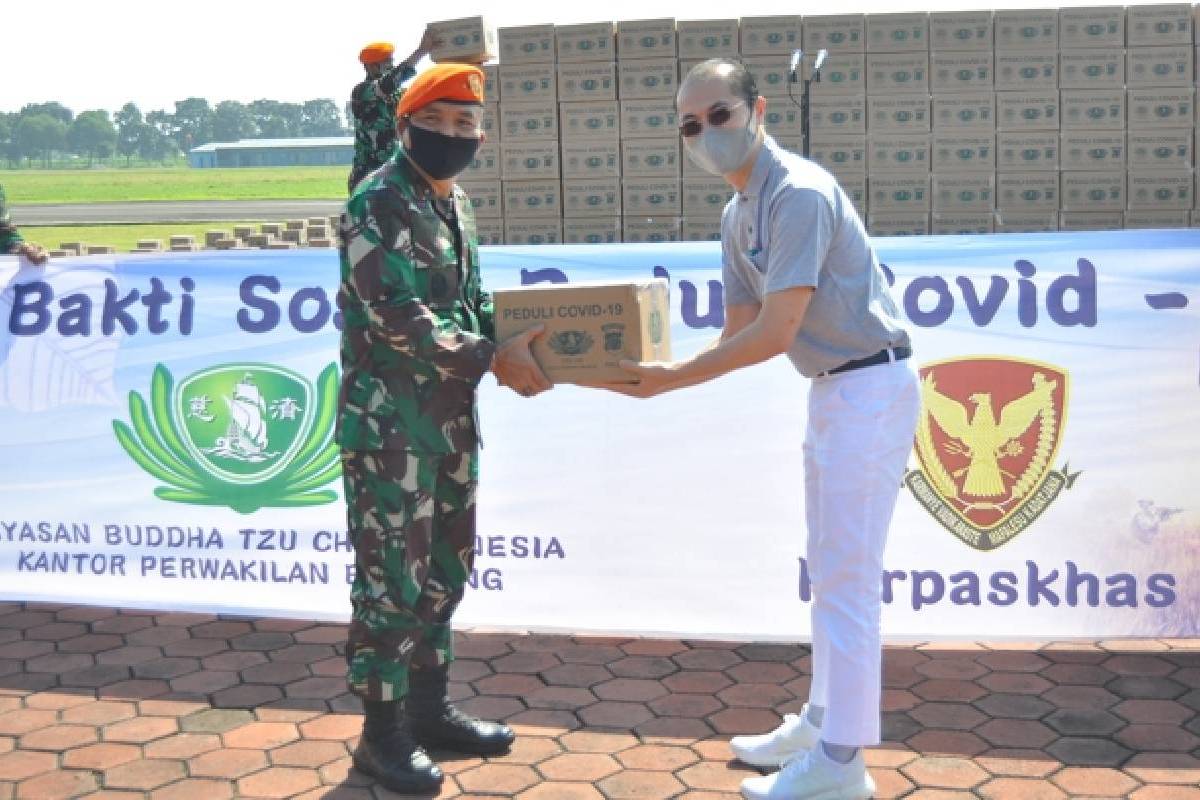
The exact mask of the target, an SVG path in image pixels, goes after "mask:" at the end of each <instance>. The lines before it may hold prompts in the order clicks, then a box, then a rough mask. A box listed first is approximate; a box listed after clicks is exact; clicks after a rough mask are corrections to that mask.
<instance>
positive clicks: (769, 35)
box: [684, 14, 804, 225]
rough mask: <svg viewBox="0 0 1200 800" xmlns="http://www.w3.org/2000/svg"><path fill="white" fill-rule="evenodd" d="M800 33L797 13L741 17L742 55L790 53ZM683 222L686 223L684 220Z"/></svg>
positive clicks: (799, 38)
mask: <svg viewBox="0 0 1200 800" xmlns="http://www.w3.org/2000/svg"><path fill="white" fill-rule="evenodd" d="M802 34H803V29H802V27H801V22H800V15H799V14H786V15H783V16H773V17H742V24H741V51H742V55H744V56H766V55H783V56H788V55H791V52H792V51H793V50H795V49H796V48H798V47H801V46H802V45H803V42H804V39H803V36H802ZM684 224H685V225H686V224H687V221H686V220H684Z"/></svg>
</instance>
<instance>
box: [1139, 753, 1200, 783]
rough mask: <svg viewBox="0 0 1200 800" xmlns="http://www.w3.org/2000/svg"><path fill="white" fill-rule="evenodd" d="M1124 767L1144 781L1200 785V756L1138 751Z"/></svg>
mask: <svg viewBox="0 0 1200 800" xmlns="http://www.w3.org/2000/svg"><path fill="white" fill-rule="evenodd" d="M1123 769H1124V771H1125V772H1128V773H1129V774H1130V775H1132V776H1133V777H1135V778H1137V779H1138V780H1140V781H1142V782H1143V783H1168V784H1192V785H1200V758H1196V756H1194V755H1187V754H1186V753H1138V754H1137V755H1135V756H1134V757H1133V758H1131V759H1130V760H1129V761H1128V762H1126V763H1125V764H1124V766H1123Z"/></svg>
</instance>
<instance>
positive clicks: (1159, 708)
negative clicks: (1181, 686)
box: [1112, 700, 1196, 725]
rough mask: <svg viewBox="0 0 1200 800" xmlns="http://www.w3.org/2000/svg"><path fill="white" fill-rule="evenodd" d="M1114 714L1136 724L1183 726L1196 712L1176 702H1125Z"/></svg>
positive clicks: (1114, 710) (1118, 706)
mask: <svg viewBox="0 0 1200 800" xmlns="http://www.w3.org/2000/svg"><path fill="white" fill-rule="evenodd" d="M1112 713H1114V714H1116V715H1117V716H1119V717H1121V718H1122V719H1125V720H1127V721H1129V722H1134V723H1150V724H1159V725H1181V724H1183V723H1184V722H1186V721H1187V720H1189V719H1191V717H1192V716H1193V715H1194V714H1195V713H1196V712H1194V711H1192V710H1191V709H1190V708H1188V707H1187V706H1185V705H1183V704H1182V703H1179V702H1177V701H1174V700H1125V701H1122V702H1121V703H1118V704H1117V705H1116V706H1115V707H1114V708H1113V709H1112Z"/></svg>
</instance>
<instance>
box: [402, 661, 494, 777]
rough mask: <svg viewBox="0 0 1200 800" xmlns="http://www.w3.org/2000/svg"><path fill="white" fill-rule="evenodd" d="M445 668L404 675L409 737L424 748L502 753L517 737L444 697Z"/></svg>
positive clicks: (476, 753)
mask: <svg viewBox="0 0 1200 800" xmlns="http://www.w3.org/2000/svg"><path fill="white" fill-rule="evenodd" d="M448 672H449V668H448V667H446V666H441V667H422V668H421V669H414V670H411V671H410V672H409V674H408V699H407V700H406V701H405V708H406V709H407V710H408V718H409V720H410V722H411V725H412V734H413V738H415V739H416V740H417V741H418V742H419V743H421V744H422V745H424V746H426V747H441V748H444V749H446V750H451V751H453V752H456V753H467V754H469V755H476V756H491V755H498V754H500V753H504V752H506V751H507V750H508V748H509V746H510V745H512V743H513V741H514V740H515V739H516V738H517V735H516V734H515V733H513V730H512V728H510V727H508V726H507V725H505V724H504V723H502V722H485V721H483V720H481V719H476V718H475V717H472V716H470V715H468V714H464V713H463V712H462V711H459V710H458V709H457V708H455V707H454V705H452V704H451V703H450V698H448V697H447V696H446V681H447V675H448Z"/></svg>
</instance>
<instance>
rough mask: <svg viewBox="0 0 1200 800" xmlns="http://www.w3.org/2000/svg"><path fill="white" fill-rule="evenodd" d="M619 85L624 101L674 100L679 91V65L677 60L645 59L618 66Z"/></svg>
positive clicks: (620, 94)
mask: <svg viewBox="0 0 1200 800" xmlns="http://www.w3.org/2000/svg"><path fill="white" fill-rule="evenodd" d="M617 76H618V77H617V81H618V83H617V85H618V87H619V89H618V92H619V97H620V98H621V99H622V100H644V99H649V98H660V99H663V100H667V101H668V103H667V104H668V105H670V104H671V103H670V102H669V101H671V100H674V98H675V92H676V91H677V90H678V89H679V65H678V64H676V63H675V58H674V57H671V58H643V59H639V60H637V61H621V62H619V63H618V64H617Z"/></svg>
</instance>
